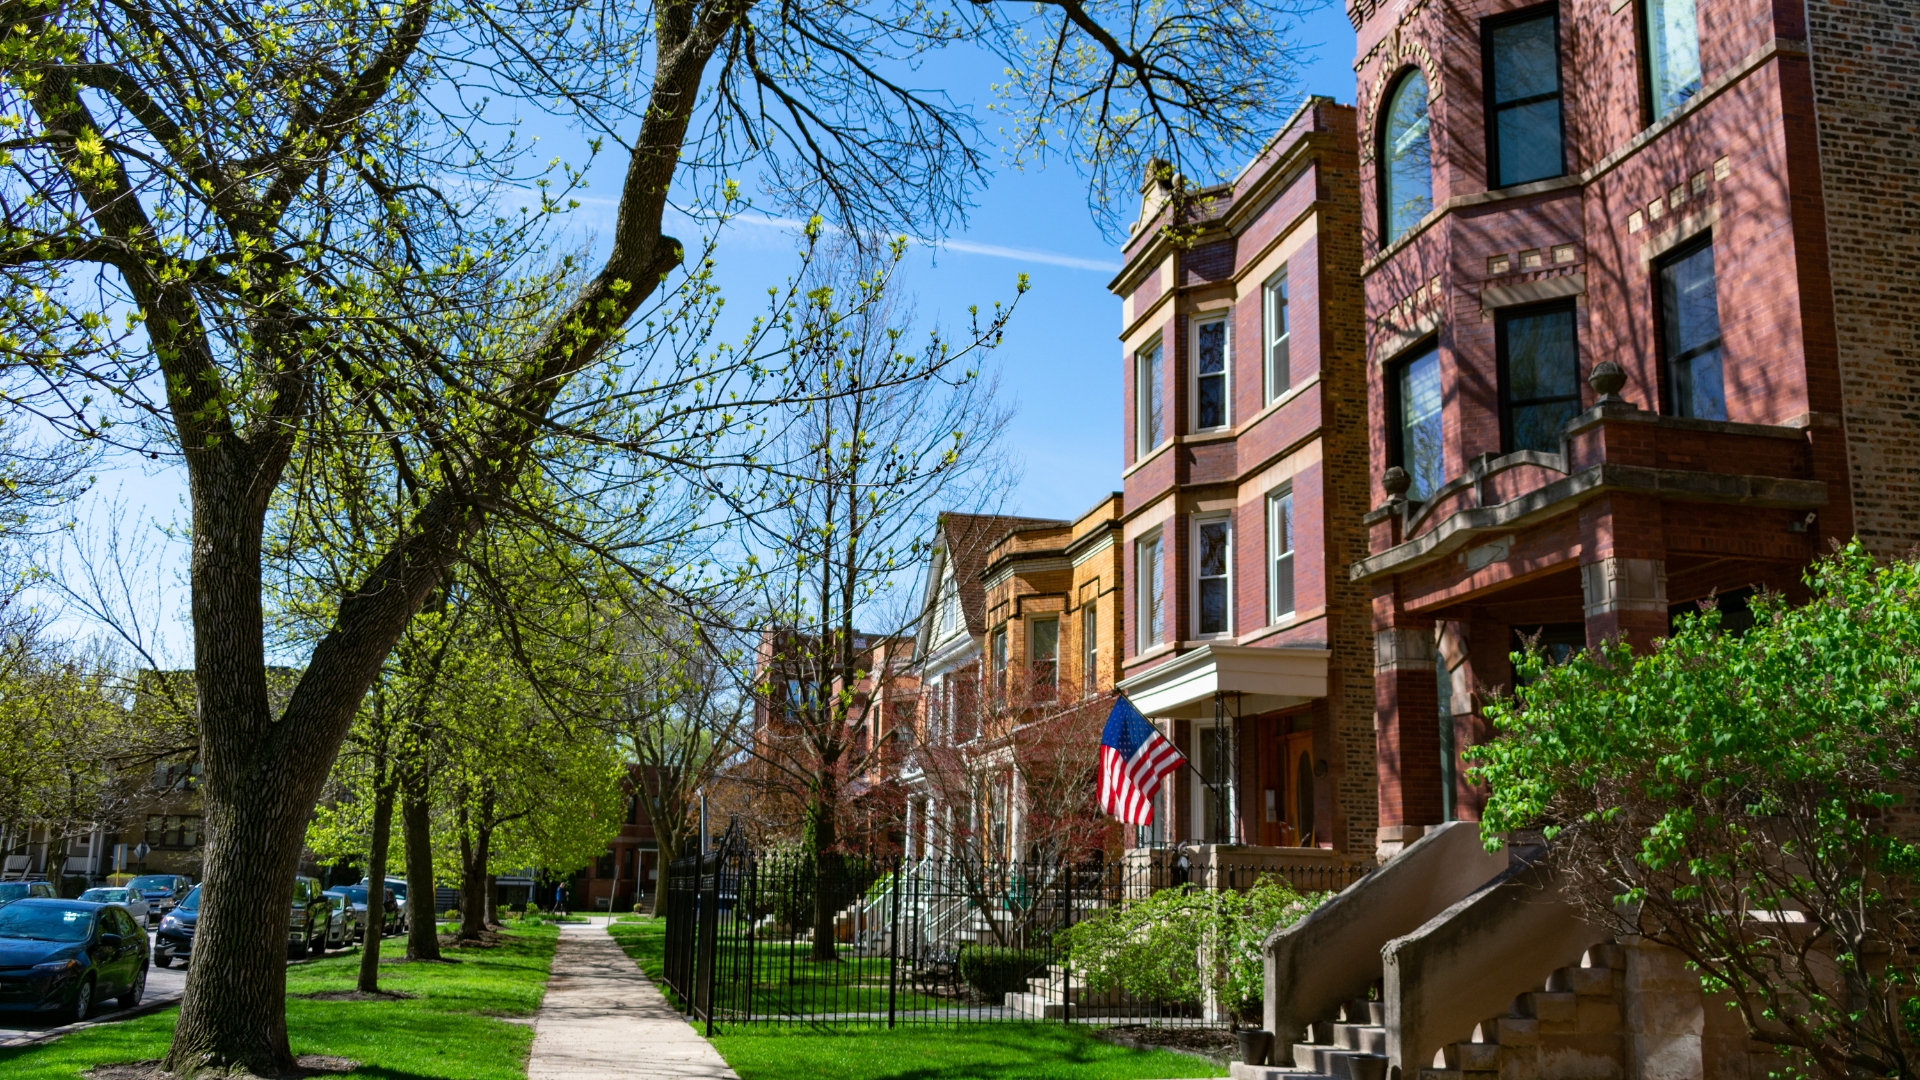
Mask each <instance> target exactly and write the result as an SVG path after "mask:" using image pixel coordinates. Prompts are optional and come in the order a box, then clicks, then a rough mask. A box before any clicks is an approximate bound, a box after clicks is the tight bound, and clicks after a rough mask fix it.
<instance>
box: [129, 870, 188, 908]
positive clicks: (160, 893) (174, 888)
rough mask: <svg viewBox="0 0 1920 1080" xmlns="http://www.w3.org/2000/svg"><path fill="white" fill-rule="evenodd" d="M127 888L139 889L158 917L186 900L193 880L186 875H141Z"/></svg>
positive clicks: (130, 882)
mask: <svg viewBox="0 0 1920 1080" xmlns="http://www.w3.org/2000/svg"><path fill="white" fill-rule="evenodd" d="M127 888H129V889H139V890H140V895H141V896H144V897H146V898H147V904H148V905H149V906H150V907H152V908H153V910H154V913H155V914H156V915H165V914H166V913H167V912H169V911H172V910H173V905H175V904H177V903H179V902H180V901H181V900H184V899H185V898H186V895H187V892H188V890H190V889H192V888H193V879H192V878H190V877H188V876H187V875H185V874H141V875H140V876H139V877H137V878H134V879H133V880H132V881H129V882H127Z"/></svg>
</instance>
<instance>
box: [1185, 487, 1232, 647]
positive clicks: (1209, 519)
mask: <svg viewBox="0 0 1920 1080" xmlns="http://www.w3.org/2000/svg"><path fill="white" fill-rule="evenodd" d="M1208 525H1223V526H1225V527H1226V530H1227V572H1226V575H1225V581H1226V588H1227V627H1226V629H1224V630H1216V631H1213V632H1211V633H1202V632H1201V630H1200V530H1201V529H1202V528H1205V527H1206V526H1208ZM1190 528H1191V529H1192V531H1193V535H1192V536H1191V537H1190V538H1189V539H1190V542H1191V544H1192V546H1191V547H1190V548H1188V549H1187V550H1188V551H1190V552H1191V553H1192V554H1191V555H1190V557H1189V560H1188V561H1189V562H1190V563H1191V564H1192V571H1191V572H1190V573H1189V574H1188V575H1187V584H1188V588H1189V589H1190V590H1191V591H1192V597H1193V601H1192V602H1193V607H1192V609H1191V610H1192V611H1193V637H1194V640H1196V641H1203V640H1218V639H1221V638H1231V637H1232V636H1233V608H1234V604H1233V555H1234V551H1233V515H1232V514H1231V513H1217V514H1196V515H1195V516H1194V518H1193V524H1192V525H1191V526H1190Z"/></svg>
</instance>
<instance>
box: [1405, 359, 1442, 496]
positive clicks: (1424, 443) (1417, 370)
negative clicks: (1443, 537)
mask: <svg viewBox="0 0 1920 1080" xmlns="http://www.w3.org/2000/svg"><path fill="white" fill-rule="evenodd" d="M1398 389H1399V398H1400V401H1399V405H1400V432H1399V434H1400V447H1399V449H1400V462H1399V464H1400V467H1401V468H1403V469H1405V470H1406V471H1407V476H1409V477H1410V478H1412V481H1413V483H1412V484H1411V486H1409V487H1408V488H1407V498H1409V499H1413V500H1416V501H1418V500H1422V499H1427V498H1431V497H1432V495H1433V493H1434V492H1435V491H1438V490H1439V489H1440V485H1441V484H1443V483H1445V482H1446V479H1445V476H1444V469H1445V462H1444V460H1443V459H1442V456H1441V431H1440V352H1439V349H1438V348H1437V347H1434V346H1429V347H1428V348H1427V351H1426V352H1425V353H1424V354H1423V355H1420V356H1416V357H1414V358H1413V359H1412V360H1409V361H1407V362H1406V363H1404V364H1402V365H1400V379H1399V387H1398Z"/></svg>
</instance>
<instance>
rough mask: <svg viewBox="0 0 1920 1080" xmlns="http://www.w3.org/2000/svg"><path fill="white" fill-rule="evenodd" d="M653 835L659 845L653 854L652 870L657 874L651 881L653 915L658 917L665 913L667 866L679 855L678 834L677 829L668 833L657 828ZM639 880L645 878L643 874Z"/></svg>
mask: <svg viewBox="0 0 1920 1080" xmlns="http://www.w3.org/2000/svg"><path fill="white" fill-rule="evenodd" d="M653 835H654V836H655V837H656V838H657V839H658V843H659V845H660V849H659V851H658V852H656V853H655V854H654V859H655V860H656V861H655V863H654V867H653V870H654V873H655V874H656V875H658V876H657V877H655V878H654V881H653V915H654V917H655V918H660V917H662V916H664V915H666V913H667V868H668V867H670V866H672V865H673V863H674V860H676V859H678V858H679V857H680V836H679V833H678V832H677V831H676V832H673V833H668V832H663V831H661V830H660V829H658V828H655V829H654V833H653ZM641 880H642V881H645V880H646V879H645V877H644V874H643V876H642V878H641Z"/></svg>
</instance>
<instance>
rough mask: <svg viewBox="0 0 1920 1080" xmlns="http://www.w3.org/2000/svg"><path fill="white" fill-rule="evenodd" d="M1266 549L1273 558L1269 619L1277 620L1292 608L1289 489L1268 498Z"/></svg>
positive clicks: (1290, 503) (1290, 495)
mask: <svg viewBox="0 0 1920 1080" xmlns="http://www.w3.org/2000/svg"><path fill="white" fill-rule="evenodd" d="M1267 550H1268V551H1269V552H1271V553H1272V558H1273V570H1272V573H1273V582H1272V585H1273V588H1272V591H1271V597H1270V601H1271V602H1270V604H1269V605H1268V606H1269V607H1270V608H1271V610H1270V611H1269V612H1268V613H1267V615H1268V621H1269V622H1279V621H1280V620H1281V619H1282V618H1284V617H1286V616H1287V615H1288V614H1289V613H1290V612H1292V611H1293V492H1291V491H1284V492H1281V493H1280V494H1278V495H1274V496H1272V497H1270V498H1269V499H1268V510H1267Z"/></svg>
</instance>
